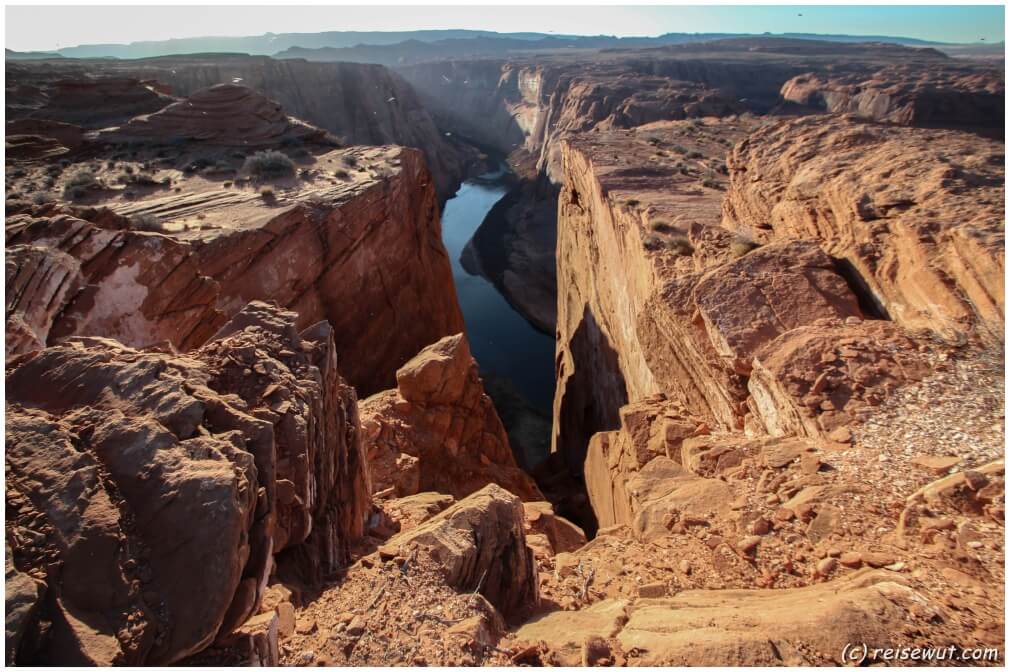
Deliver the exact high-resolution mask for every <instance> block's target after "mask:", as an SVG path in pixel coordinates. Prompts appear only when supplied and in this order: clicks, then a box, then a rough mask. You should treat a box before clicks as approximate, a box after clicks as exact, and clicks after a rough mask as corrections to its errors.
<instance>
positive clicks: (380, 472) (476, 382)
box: [360, 334, 543, 500]
mask: <svg viewBox="0 0 1010 672" xmlns="http://www.w3.org/2000/svg"><path fill="white" fill-rule="evenodd" d="M396 381H397V389H395V390H387V391H385V392H381V393H379V394H376V395H373V396H371V397H369V398H367V399H365V400H363V401H362V402H361V404H360V413H361V422H362V430H363V445H364V446H365V450H366V452H367V454H368V460H369V468H370V470H371V477H372V486H373V487H374V488H375V491H382V490H385V489H386V488H394V489H395V492H396V495H397V496H400V497H403V496H407V495H413V494H416V493H418V492H422V491H429V490H430V491H435V492H440V493H445V494H449V495H452V496H453V497H455V498H457V499H461V498H463V497H466V496H467V495H469V494H471V493H473V492H475V491H477V490H479V489H481V488H483V487H484V486H485V485H487V484H488V483H497V484H498V485H500V486H502V487H503V488H505V489H506V490H508V491H509V492H512V493H514V494H516V495H519V497H521V498H522V499H524V500H538V499H543V496H542V495H541V494H540V491H539V489H538V488H537V486H536V484H535V483H534V481H533V479H532V478H530V477H529V476H528V475H527V474H526V473H525V472H524V471H522V470H521V469H520V468H519V466H518V465H517V464H516V461H515V457H514V456H513V455H512V451H511V449H510V448H509V442H508V436H507V435H506V433H505V428H504V427H503V426H502V423H501V420H500V419H499V418H498V413H497V412H496V411H495V408H494V404H493V403H492V402H491V399H490V398H489V397H488V396H487V395H486V394H485V393H484V387H483V384H482V383H481V379H480V374H479V372H478V369H477V363H476V362H475V361H474V359H473V357H472V356H471V355H470V347H469V345H468V344H467V341H466V337H465V336H464V335H463V334H457V335H455V336H446V337H445V338H443V339H441V340H440V341H438V342H437V343H434V344H432V345H430V346H428V347H427V348H425V349H424V350H422V351H421V352H419V353H418V354H417V356H415V357H414V358H413V359H411V360H410V361H408V362H407V363H406V364H404V365H403V366H402V367H400V369H399V370H398V371H397V372H396Z"/></svg>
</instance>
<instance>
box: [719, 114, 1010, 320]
mask: <svg viewBox="0 0 1010 672" xmlns="http://www.w3.org/2000/svg"><path fill="white" fill-rule="evenodd" d="M727 164H728V166H729V168H730V171H731V175H732V179H731V184H730V190H729V192H728V194H727V198H726V202H725V206H724V219H725V224H726V226H729V227H731V228H736V229H738V230H741V231H745V232H746V233H747V234H748V235H751V236H753V237H754V238H755V239H757V240H761V241H767V240H775V239H784V238H788V239H795V238H807V239H815V240H817V241H818V243H819V244H820V246H821V247H822V248H823V249H824V250H825V251H826V252H827V253H828V254H830V255H831V256H833V257H836V258H838V259H842V260H844V261H845V263H846V266H847V267H848V268H849V269H850V270H849V272H850V273H851V274H852V275H854V276H855V277H857V278H858V282H859V283H860V285H862V291H863V293H864V295H865V296H866V299H867V301H868V302H869V303H870V304H871V305H872V306H874V307H875V308H876V310H877V311H878V312H879V313H882V314H883V315H886V316H887V317H889V318H890V319H892V320H894V321H895V322H896V323H898V324H900V325H902V326H905V327H908V328H910V329H930V330H933V331H936V332H938V333H940V334H942V335H943V336H945V337H948V338H956V337H957V335H958V334H961V335H965V334H967V333H969V332H973V331H977V330H979V329H981V330H989V331H992V332H994V333H1000V332H1001V331H1002V328H1001V325H1002V323H1003V319H1004V306H1003V302H1004V296H1003V291H1004V290H1003V280H1002V278H1003V269H1004V262H1003V247H1004V244H1005V243H1004V233H1003V222H1002V215H1001V214H1000V213H1001V211H1002V208H1003V202H1004V190H1003V180H1004V175H1003V146H1002V144H994V143H993V142H992V141H989V140H986V139H984V138H981V137H979V136H977V135H973V134H969V133H959V132H954V131H942V130H932V129H930V130H927V129H915V128H898V127H894V126H880V125H871V124H865V123H858V122H853V121H851V120H846V119H842V118H826V117H809V118H804V119H797V120H794V121H789V122H785V123H781V124H771V125H769V126H767V127H764V128H762V129H759V130H758V131H756V132H755V133H754V134H753V135H752V136H751V137H749V138H748V139H747V140H746V141H745V142H743V143H741V144H740V145H739V146H738V147H736V148H734V151H733V152H732V153H731V154H730V156H729V157H728V159H727Z"/></svg>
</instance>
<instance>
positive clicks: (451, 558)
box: [385, 484, 539, 620]
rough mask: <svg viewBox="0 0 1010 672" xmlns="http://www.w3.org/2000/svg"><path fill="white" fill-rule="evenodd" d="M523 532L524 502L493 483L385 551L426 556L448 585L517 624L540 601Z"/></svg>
mask: <svg viewBox="0 0 1010 672" xmlns="http://www.w3.org/2000/svg"><path fill="white" fill-rule="evenodd" d="M523 527H524V515H523V505H522V502H520V501H519V498H518V497H516V496H515V495H513V494H511V493H508V492H506V491H505V490H503V489H502V488H500V487H498V486H497V485H493V484H492V485H488V486H487V487H485V488H484V489H483V490H481V491H479V492H476V493H474V494H472V495H470V496H469V497H467V498H466V499H464V500H463V501H461V502H458V503H456V504H454V505H453V506H451V507H449V508H448V509H446V510H445V511H443V512H442V513H440V514H438V515H437V516H435V517H433V518H431V519H430V520H428V521H427V522H425V523H422V524H421V525H419V526H418V527H416V528H414V529H413V530H410V531H408V532H404V533H402V534H399V535H397V536H395V537H393V538H392V539H391V540H390V541H389V543H388V544H387V545H386V547H385V552H386V553H393V554H395V553H399V554H402V555H408V554H410V553H411V552H413V551H414V550H417V551H419V552H424V553H427V554H429V555H430V556H431V557H432V558H434V559H435V561H436V562H437V563H439V564H440V565H441V567H442V572H443V575H444V577H445V580H446V583H447V584H448V585H449V586H452V587H453V588H455V589H456V590H457V591H467V592H475V593H480V594H481V595H483V596H484V597H486V598H487V600H488V601H489V602H490V603H491V604H493V605H494V606H495V607H496V608H497V609H498V610H499V611H500V612H501V613H502V614H503V615H504V616H505V617H506V618H507V619H511V620H515V619H517V618H519V617H521V616H522V615H524V614H525V613H528V610H530V609H531V608H533V607H535V606H536V605H537V603H538V602H539V583H538V580H537V565H536V562H535V560H534V558H533V551H531V550H530V549H529V547H528V546H527V545H526V533H525V532H524V530H523Z"/></svg>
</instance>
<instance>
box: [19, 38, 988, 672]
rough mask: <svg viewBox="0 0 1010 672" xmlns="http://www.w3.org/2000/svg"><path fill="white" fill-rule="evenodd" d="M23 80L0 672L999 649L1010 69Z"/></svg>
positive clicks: (669, 51)
mask: <svg viewBox="0 0 1010 672" xmlns="http://www.w3.org/2000/svg"><path fill="white" fill-rule="evenodd" d="M587 54H588V55H587ZM6 67H7V87H8V91H7V93H8V95H7V147H8V154H7V166H6V176H7V199H6V206H7V209H6V268H7V273H6V288H7V291H6V296H7V311H6V324H7V328H6V329H7V332H6V333H7V340H6V358H7V359H6V361H7V366H6V376H7V388H6V389H7V405H6V423H7V430H8V433H7V448H6V450H7V453H6V454H7V474H6V483H7V503H6V506H7V530H6V531H7V544H6V575H7V605H8V618H7V652H8V654H7V655H8V660H7V662H8V663H17V664H133V665H140V664H162V665H163V664H202V665H214V664H235V665H247V664H250V665H260V664H270V665H277V664H284V665H385V664H390V665H589V666H595V665H688V664H690V665H838V664H842V663H845V662H848V661H846V660H845V659H844V658H843V656H844V653H843V651H844V649H845V648H846V645H847V644H852V643H861V644H865V645H866V646H868V647H871V648H872V647H880V646H887V647H897V646H931V647H932V646H936V647H945V646H947V645H948V644H953V645H956V646H958V647H996V648H998V649H1000V650H1001V649H1002V646H1003V644H1004V642H1003V627H1004V617H1003V609H1004V604H1003V597H1002V593H1001V591H999V590H996V591H994V590H993V587H994V586H1002V585H1003V584H1004V582H1005V576H1004V559H1005V555H1004V554H1005V548H1004V515H1005V504H1004V478H1005V475H1004V453H1003V445H1004V437H1005V430H1004V417H1003V412H1004V411H1003V408H1004V391H1003V368H1004V350H1003V343H1004V336H1003V333H1004V319H1005V318H1004V314H1003V313H1004V298H1003V284H1002V283H1003V277H1004V273H1005V262H1004V221H1003V212H1004V209H1005V172H1004V162H1005V156H1004V151H1005V150H1004V141H1003V127H1002V125H1001V120H1002V118H1003V114H1004V106H1005V103H1004V95H1005V93H1004V80H1003V72H1002V69H1001V68H996V67H993V65H992V64H991V63H987V62H976V61H971V60H968V59H952V58H949V57H947V56H946V55H944V54H942V53H940V52H937V51H935V50H932V49H912V48H907V47H901V46H897V45H891V44H880V43H853V44H850V43H835V42H831V43H829V42H820V41H815V40H791V39H783V38H756V37H755V38H739V39H729V40H712V41H706V42H699V43H692V44H683V45H665V46H653V47H650V48H640V49H635V48H630V47H627V48H626V47H615V48H607V49H600V50H598V51H592V52H586V53H580V54H578V55H566V54H564V53H556V52H553V51H551V52H548V53H543V54H528V53H523V54H521V55H517V56H516V57H515V58H511V57H510V58H501V57H498V56H491V57H487V58H466V59H461V58H445V59H440V60H430V61H426V62H420V63H413V62H412V63H403V64H400V65H397V66H394V67H390V68H386V67H383V66H380V65H363V64H353V63H324V62H308V61H304V60H300V59H294V58H286V59H283V60H282V59H272V58H269V57H265V56H243V55H212V54H200V55H188V56H165V57H158V58H146V59H138V60H122V61H120V60H114V59H108V60H105V59H95V60H80V61H77V60H70V59H60V60H45V59H42V60H40V61H39V62H34V61H33V62H26V61H11V60H8V62H7V66H6ZM502 166H503V167H504V169H503V170H502V169H501V167H502ZM496 170H497V172H495V171H496ZM482 184H483V185H484V186H485V187H487V186H488V185H491V184H493V185H494V188H495V189H500V190H499V191H494V192H493V193H494V198H493V199H491V200H490V201H489V202H488V203H489V204H488V205H487V206H486V210H485V209H481V211H480V215H479V217H480V218H481V219H483V223H482V224H481V225H480V226H479V227H471V228H467V229H465V231H466V232H467V234H466V235H463V236H462V238H461V237H460V236H461V234H460V233H459V231H457V230H456V229H455V228H453V230H452V231H448V230H443V226H449V225H451V226H453V227H456V226H462V224H460V222H461V221H462V220H461V219H460V217H462V215H457V214H456V211H455V208H456V207H457V206H458V207H462V203H463V201H462V200H461V201H455V205H454V201H453V198H454V197H455V196H456V195H457V193H458V194H460V195H463V194H464V193H467V190H470V191H471V192H473V193H476V192H475V191H474V190H476V189H478V188H479V187H480V186H481V185H482ZM461 185H462V188H461ZM487 193H492V192H490V191H488V192H487ZM485 212H486V214H487V216H486V217H485V216H484V214H485ZM474 228H475V230H473V229H474ZM471 230H473V233H472V237H470V238H469V241H468V242H466V243H465V244H463V243H464V239H465V238H466V237H468V236H469V232H470V231H471ZM464 273H466V274H469V275H470V276H472V277H475V278H477V279H479V280H480V281H481V282H486V283H487V286H486V287H484V286H482V289H481V290H480V291H481V292H485V293H482V294H475V295H474V296H478V297H487V296H489V295H488V294H486V292H487V291H497V292H499V293H500V295H501V298H503V299H504V301H503V302H501V304H502V305H501V306H500V307H498V306H497V304H496V307H495V309H494V311H485V313H483V314H481V313H478V312H476V311H477V309H476V308H475V307H474V306H477V305H479V304H480V303H481V301H482V300H483V301H485V302H486V299H479V298H478V299H476V300H474V301H468V300H465V296H464V292H469V291H472V288H468V287H467V286H466V285H465V284H464V282H465V278H464ZM478 276H482V277H478ZM506 310H508V311H513V310H514V311H515V313H516V314H515V315H512V314H511V313H509V317H508V318H507V319H512V318H513V317H514V318H515V319H520V320H521V319H523V318H525V319H526V320H528V322H529V324H528V325H525V326H526V327H529V328H530V329H531V330H535V331H537V332H539V333H537V334H536V336H537V337H543V338H548V339H553V341H554V359H553V382H554V385H553V387H552V389H543V390H537V392H538V393H539V394H542V395H543V396H544V397H546V398H548V399H550V398H553V403H552V406H551V408H550V409H549V413H550V418H549V422H546V424H543V426H542V427H541V425H537V429H535V430H533V429H529V427H528V426H527V427H525V428H524V429H522V430H520V428H519V425H520V423H521V422H523V421H525V422H531V421H530V417H531V416H529V415H523V414H522V413H519V412H517V411H515V407H510V406H508V405H507V404H506V402H505V401H504V400H505V399H506V397H507V396H508V395H507V394H505V393H504V392H502V389H501V388H502V386H503V385H506V386H507V385H508V384H511V383H510V381H511V380H512V379H510V378H509V377H508V371H504V372H503V371H502V368H505V369H507V368H509V367H508V364H510V365H511V366H512V367H514V368H517V369H518V368H523V367H532V366H534V365H539V362H540V358H534V357H532V356H530V357H528V358H524V357H523V356H521V355H516V354H514V353H517V352H520V350H519V349H518V346H515V349H513V350H509V349H508V347H507V346H506V347H504V349H503V350H502V353H504V354H502V355H500V356H502V357H508V356H513V357H514V358H515V359H514V361H511V362H507V364H506V366H504V367H501V366H499V367H498V368H497V369H494V367H493V366H492V362H491V355H489V354H487V353H488V352H489V350H488V348H487V344H486V342H487V341H488V339H489V338H490V337H489V336H487V335H486V334H487V333H488V331H494V330H495V328H496V326H495V322H494V319H495V318H494V313H495V311H497V314H500V315H504V313H503V311H506ZM478 318H479V319H481V320H483V322H481V323H480V324H479V325H477V324H476V323H475V322H474V320H476V319H478ZM506 321H507V320H506V318H505V317H503V318H502V324H503V325H504V324H506ZM509 329H511V327H509ZM499 331H501V332H503V333H501V334H500V335H499V338H500V339H501V340H503V341H507V340H508V334H509V333H518V332H517V331H512V332H508V331H506V328H505V327H500V328H499ZM545 334H546V335H545ZM530 338H533V337H532V336H531V337H530ZM547 364H550V362H547V363H545V366H546V365H547ZM492 369H494V370H492ZM540 375H543V372H541V374H540ZM550 377H551V375H550V373H549V372H548V373H547V378H550ZM529 379H530V380H532V379H533V378H532V377H529ZM515 380H518V376H517V377H516V378H515ZM537 380H540V378H537ZM503 381H504V382H503ZM520 387H521V386H520ZM543 387H545V388H546V387H548V386H547V385H543ZM509 394H514V395H517V396H518V397H520V398H521V399H520V402H517V404H516V407H518V406H521V405H522V403H528V402H530V398H529V397H530V394H529V390H522V389H520V390H519V392H518V393H509ZM524 394H525V395H526V396H525V398H522V397H523V395H524ZM547 425H549V427H548V426H547ZM540 433H542V434H543V436H541V435H540ZM529 437H535V438H529ZM527 440H528V441H529V442H528V443H526V441H527ZM541 444H542V445H543V448H542V454H538V453H537V450H541V449H531V446H540V445H541ZM94 558H101V559H102V561H101V562H96V561H95V560H94ZM194 568H198V571H194Z"/></svg>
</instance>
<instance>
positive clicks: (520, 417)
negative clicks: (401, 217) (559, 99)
mask: <svg viewBox="0 0 1010 672" xmlns="http://www.w3.org/2000/svg"><path fill="white" fill-rule="evenodd" d="M505 178H506V174H505V173H504V172H502V171H499V172H496V173H487V174H485V175H482V176H480V177H478V178H475V179H471V180H467V181H466V182H464V183H463V185H462V186H461V187H460V189H459V191H458V192H456V195H455V196H454V197H453V198H451V199H449V200H448V201H447V202H446V204H445V208H444V209H443V211H442V241H443V242H444V243H445V247H446V250H447V251H448V252H449V258H450V259H451V261H452V275H453V280H454V281H455V283H456V295H457V296H458V297H459V305H460V309H461V310H462V312H463V320H464V322H465V323H466V335H467V338H468V339H469V341H470V350H471V352H472V353H473V356H474V359H476V360H477V363H478V365H479V366H480V371H481V376H482V377H483V378H484V382H485V388H486V389H487V392H488V394H489V395H490V396H491V397H492V399H493V400H494V402H495V407H496V408H497V409H498V414H499V416H501V418H502V422H503V423H504V424H505V427H506V429H507V430H508V433H509V438H510V440H511V441H512V443H513V444H516V443H518V444H519V445H514V446H513V448H514V449H515V450H516V451H517V455H516V457H517V458H519V459H520V461H521V462H524V463H525V466H527V467H531V466H533V465H534V464H536V463H537V462H539V461H540V460H542V459H543V458H544V457H546V456H547V450H548V449H549V446H550V418H551V414H552V413H551V407H552V404H553V400H554V339H553V338H551V337H550V336H548V335H546V334H544V333H542V332H540V331H537V330H536V329H535V328H533V326H532V325H531V324H530V323H529V322H527V321H526V319H525V318H524V317H523V316H522V315H520V314H519V313H518V312H516V311H515V309H513V308H512V306H511V305H509V303H508V301H506V300H505V298H504V297H503V296H502V295H501V294H500V293H499V292H498V290H497V289H495V287H494V285H493V284H492V283H491V282H489V281H488V280H486V279H485V278H483V277H481V276H479V275H471V274H470V273H468V272H467V271H466V270H465V269H464V268H463V266H462V264H461V262H460V256H461V254H462V252H463V248H464V247H465V246H466V244H467V242H468V241H469V240H470V238H471V237H472V236H473V234H474V232H475V231H476V230H477V227H479V226H480V224H481V222H483V221H484V218H485V217H486V216H487V214H488V212H489V211H490V210H491V208H492V206H494V204H495V203H497V202H498V201H499V200H501V198H502V197H503V196H505V194H506V193H507V191H508V188H507V186H506V180H505Z"/></svg>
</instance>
